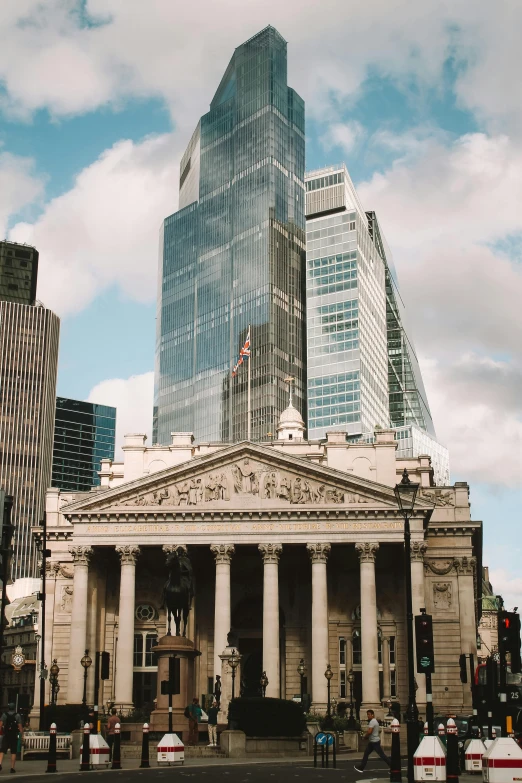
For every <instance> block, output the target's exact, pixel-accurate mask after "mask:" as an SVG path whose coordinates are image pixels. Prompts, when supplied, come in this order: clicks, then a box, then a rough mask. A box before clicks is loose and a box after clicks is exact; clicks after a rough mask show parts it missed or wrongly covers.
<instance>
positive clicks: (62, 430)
mask: <svg viewBox="0 0 522 783" xmlns="http://www.w3.org/2000/svg"><path fill="white" fill-rule="evenodd" d="M115 438H116V408H112V407H110V406H109V405H98V404H96V403H93V402H83V401H82V400H69V399H67V398H66V397H58V399H57V400H56V419H55V424H54V451H53V473H52V486H53V487H58V488H59V489H63V490H71V491H74V492H89V490H90V489H92V487H97V486H99V484H100V477H99V476H98V472H99V470H100V467H101V460H102V459H114V444H115Z"/></svg>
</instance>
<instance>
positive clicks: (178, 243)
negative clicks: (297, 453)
mask: <svg viewBox="0 0 522 783" xmlns="http://www.w3.org/2000/svg"><path fill="white" fill-rule="evenodd" d="M179 185H180V189H179V207H180V209H179V211H178V212H176V213H175V214H173V215H171V216H170V217H168V218H166V220H165V221H164V224H163V229H162V242H161V257H160V275H159V291H158V318H157V342H156V365H155V401H154V423H153V442H154V443H169V442H170V433H171V432H174V431H177V432H180V431H181V432H183V431H185V432H186V431H190V432H193V433H194V435H195V437H196V439H197V440H198V441H213V440H224V441H237V440H240V439H243V438H246V437H247V375H248V372H247V367H246V362H245V364H243V366H242V367H241V368H240V369H239V372H238V374H237V376H236V377H235V378H232V368H233V367H234V365H235V362H236V360H237V357H238V353H239V350H240V348H241V346H242V345H243V343H244V341H245V339H246V336H247V333H248V328H249V326H250V327H251V357H252V358H251V360H250V361H251V378H252V380H251V400H252V404H251V410H252V417H251V422H252V439H253V440H258V439H265V438H266V437H267V434H268V433H275V432H276V427H277V422H278V419H279V415H280V413H281V412H282V410H284V408H285V407H286V405H287V386H286V384H285V383H284V379H285V378H287V377H288V376H292V377H293V378H294V379H295V385H294V404H295V405H296V407H298V408H299V410H300V412H301V414H302V415H303V417H306V369H305V368H306V357H305V190H304V103H303V101H302V99H301V98H300V97H299V96H298V95H297V94H296V93H295V92H294V90H292V89H291V88H290V87H288V84H287V47H286V42H285V41H284V40H283V38H282V37H281V36H280V35H279V33H278V32H277V30H275V29H274V28H273V27H267V28H265V29H264V30H262V31H261V32H260V33H258V34H257V35H255V36H254V37H253V38H251V39H250V40H249V41H247V42H246V43H244V44H242V45H241V46H239V47H238V48H237V49H236V50H235V52H234V54H233V56H232V59H231V61H230V64H229V66H228V68H227V70H226V71H225V74H224V76H223V78H222V80H221V83H220V85H219V87H218V89H217V92H216V94H215V95H214V98H213V99H212V102H211V104H210V111H209V112H208V113H207V114H205V115H204V116H203V117H202V118H201V120H200V122H199V123H198V125H197V127H196V130H195V131H194V134H193V136H192V139H191V140H190V142H189V145H188V147H187V150H186V152H185V154H184V155H183V158H182V161H181V166H180V183H179Z"/></svg>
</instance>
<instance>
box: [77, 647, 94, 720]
mask: <svg viewBox="0 0 522 783" xmlns="http://www.w3.org/2000/svg"><path fill="white" fill-rule="evenodd" d="M80 663H81V665H82V666H83V699H82V704H83V706H84V707H86V706H87V670H88V668H89V666H91V664H92V658H91V657H90V655H89V650H85V655H84V656H83V658H82V659H81V661H80Z"/></svg>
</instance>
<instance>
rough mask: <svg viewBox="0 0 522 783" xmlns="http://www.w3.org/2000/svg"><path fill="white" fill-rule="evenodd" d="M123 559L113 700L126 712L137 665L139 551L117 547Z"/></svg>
mask: <svg viewBox="0 0 522 783" xmlns="http://www.w3.org/2000/svg"><path fill="white" fill-rule="evenodd" d="M116 552H117V553H118V554H119V556H120V561H121V576H120V607H119V612H118V646H117V647H116V687H115V690H114V701H115V702H116V704H117V705H118V707H120V705H121V707H122V708H123V711H129V710H131V709H132V706H133V702H132V680H133V662H134V611H135V603H136V561H137V559H138V556H139V554H140V548H139V547H138V546H134V545H133V544H127V545H126V546H117V547H116Z"/></svg>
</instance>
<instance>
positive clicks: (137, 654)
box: [134, 633, 143, 667]
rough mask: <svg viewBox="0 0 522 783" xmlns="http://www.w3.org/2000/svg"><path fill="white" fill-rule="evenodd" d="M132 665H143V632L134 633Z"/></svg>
mask: <svg viewBox="0 0 522 783" xmlns="http://www.w3.org/2000/svg"><path fill="white" fill-rule="evenodd" d="M134 666H139V667H141V666H143V634H141V633H135V634H134Z"/></svg>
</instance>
